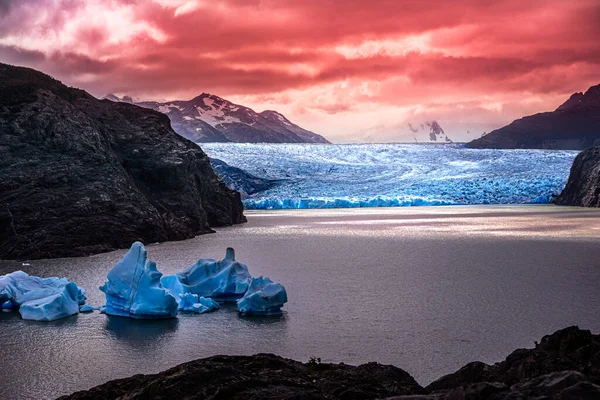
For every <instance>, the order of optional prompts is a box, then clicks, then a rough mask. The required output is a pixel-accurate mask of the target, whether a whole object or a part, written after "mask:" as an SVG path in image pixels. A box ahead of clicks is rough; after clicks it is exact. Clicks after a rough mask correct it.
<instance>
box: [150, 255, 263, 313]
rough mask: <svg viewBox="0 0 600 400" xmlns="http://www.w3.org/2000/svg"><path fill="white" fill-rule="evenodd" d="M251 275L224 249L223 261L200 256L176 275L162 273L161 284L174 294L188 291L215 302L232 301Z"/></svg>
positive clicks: (238, 296) (177, 294) (242, 293)
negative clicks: (163, 274)
mask: <svg viewBox="0 0 600 400" xmlns="http://www.w3.org/2000/svg"><path fill="white" fill-rule="evenodd" d="M251 280H252V277H251V276H250V273H249V272H248V267H247V266H246V265H244V264H241V263H239V262H237V261H236V260H235V252H234V250H233V249H232V248H228V249H227V251H226V255H225V258H224V259H223V260H220V261H219V260H215V259H213V258H201V259H200V260H198V261H197V262H196V263H195V264H193V265H191V266H190V267H188V268H187V269H186V270H184V271H182V272H179V273H177V274H176V275H166V276H164V277H163V278H162V280H161V282H162V285H163V286H164V287H165V288H167V289H168V290H169V291H170V292H171V293H172V294H173V295H174V296H179V295H182V294H186V293H192V294H195V295H198V296H200V297H210V298H211V299H213V300H217V301H236V300H238V299H239V298H241V297H242V296H244V294H245V293H246V291H247V290H248V287H249V286H250V281H251Z"/></svg>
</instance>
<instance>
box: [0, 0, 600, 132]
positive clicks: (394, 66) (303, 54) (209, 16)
mask: <svg viewBox="0 0 600 400" xmlns="http://www.w3.org/2000/svg"><path fill="white" fill-rule="evenodd" d="M599 38H600V1H599V0H573V1H567V0H500V1H486V0H462V1H460V0H454V1H434V0H429V1H423V0H369V1H358V0H345V1H343V0H294V1H292V0H246V1H243V0H147V1H141V0H140V1H135V0H80V1H77V0H0V61H2V62H8V63H11V64H17V65H26V66H30V67H33V68H36V69H39V70H42V71H44V72H46V73H49V74H51V75H53V76H55V77H56V78H58V79H60V80H62V81H63V82H64V83H66V84H68V85H71V86H77V87H81V88H84V89H86V90H88V91H89V92H90V93H92V94H94V95H96V96H102V95H104V94H106V93H108V92H113V93H116V94H120V95H124V94H128V95H131V96H132V97H134V98H139V99H144V100H174V99H182V100H184V99H190V98H192V97H194V96H196V95H198V94H200V93H202V92H210V93H214V94H217V95H219V96H221V97H224V98H227V99H229V100H232V101H234V102H237V103H241V104H244V105H248V106H250V107H252V108H254V109H255V110H256V111H262V110H264V109H275V110H278V111H280V112H282V113H284V114H285V115H286V116H288V118H290V119H291V120H292V121H293V122H296V123H298V124H299V125H301V126H303V127H306V128H308V129H311V130H314V131H315V132H318V133H321V134H323V135H325V136H326V137H328V138H329V139H330V140H332V141H335V142H348V141H358V140H361V141H363V140H367V141H389V140H406V139H408V140H410V135H408V136H407V134H408V133H409V131H408V129H407V123H408V122H412V123H413V124H415V123H420V122H423V121H427V120H431V119H436V120H438V122H439V123H440V124H441V126H442V127H443V128H444V129H445V130H446V133H447V134H448V135H449V136H450V137H452V138H454V139H455V140H456V139H458V140H460V139H467V138H470V137H477V136H479V135H480V134H481V133H483V132H484V131H489V130H491V129H494V128H497V127H500V126H502V125H504V124H506V123H508V122H510V121H511V120H513V119H515V118H519V117H521V116H523V115H527V114H531V113H535V112H540V111H547V110H552V109H555V108H556V107H557V106H558V105H559V104H560V103H562V102H563V101H565V100H566V99H567V98H568V96H569V95H570V94H571V93H573V92H575V91H585V90H586V89H587V88H588V87H589V86H591V85H594V84H598V83H600V40H599ZM467 131H469V133H468V134H467Z"/></svg>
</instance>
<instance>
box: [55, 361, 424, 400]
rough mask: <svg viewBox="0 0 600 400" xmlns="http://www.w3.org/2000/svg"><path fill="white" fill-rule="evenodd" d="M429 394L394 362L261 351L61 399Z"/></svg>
mask: <svg viewBox="0 0 600 400" xmlns="http://www.w3.org/2000/svg"><path fill="white" fill-rule="evenodd" d="M424 393H425V391H424V390H423V388H422V387H421V386H419V384H418V383H417V382H416V381H415V380H414V379H413V378H412V377H411V376H410V375H409V374H408V373H407V372H405V371H403V370H401V369H399V368H396V367H393V366H388V365H381V364H377V363H368V364H364V365H360V366H357V367H356V366H350V365H344V364H317V363H306V364H303V363H301V362H298V361H293V360H289V359H285V358H282V357H278V356H275V355H271V354H257V355H254V356H248V357H246V356H215V357H210V358H205V359H201V360H196V361H192V362H189V363H185V364H181V365H179V366H177V367H175V368H172V369H170V370H167V371H164V372H161V373H159V374H155V375H134V376H132V377H130V378H126V379H120V380H115V381H110V382H108V383H105V384H103V385H100V386H97V387H95V388H92V389H90V390H88V391H81V392H77V393H74V394H72V395H70V396H64V397H61V399H72V400H76V399H77V400H83V399H109V398H110V399H112V398H119V397H121V396H123V397H122V398H125V397H126V398H127V399H131V400H133V399H158V398H162V399H192V398H194V399H373V398H384V397H390V396H394V395H408V394H424Z"/></svg>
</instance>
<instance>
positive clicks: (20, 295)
mask: <svg viewBox="0 0 600 400" xmlns="http://www.w3.org/2000/svg"><path fill="white" fill-rule="evenodd" d="M85 300H86V297H85V289H83V288H80V287H78V286H77V284H75V282H69V281H68V280H67V279H66V278H56V277H51V278H40V277H37V276H30V275H28V274H27V273H25V272H23V271H16V272H13V273H10V274H8V275H2V276H0V304H1V305H2V307H1V308H2V309H14V308H18V310H19V313H20V314H21V317H22V318H23V319H28V320H34V321H54V320H57V319H60V318H64V317H68V316H70V315H74V314H77V313H78V312H79V306H80V305H83V304H85Z"/></svg>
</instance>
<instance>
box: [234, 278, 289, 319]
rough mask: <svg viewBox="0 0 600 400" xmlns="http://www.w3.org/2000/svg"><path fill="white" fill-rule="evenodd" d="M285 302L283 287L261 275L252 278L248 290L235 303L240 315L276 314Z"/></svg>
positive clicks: (285, 294)
mask: <svg viewBox="0 0 600 400" xmlns="http://www.w3.org/2000/svg"><path fill="white" fill-rule="evenodd" d="M286 302H287V292H286V291H285V287H283V285H281V284H279V283H275V282H273V281H272V280H270V279H269V278H263V277H262V276H261V277H259V278H254V279H252V283H251V284H250V287H249V288H248V291H247V292H246V294H245V295H244V297H242V298H241V299H240V300H238V302H237V304H238V310H239V311H240V312H241V313H242V315H278V314H281V307H283V304H284V303H286Z"/></svg>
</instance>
